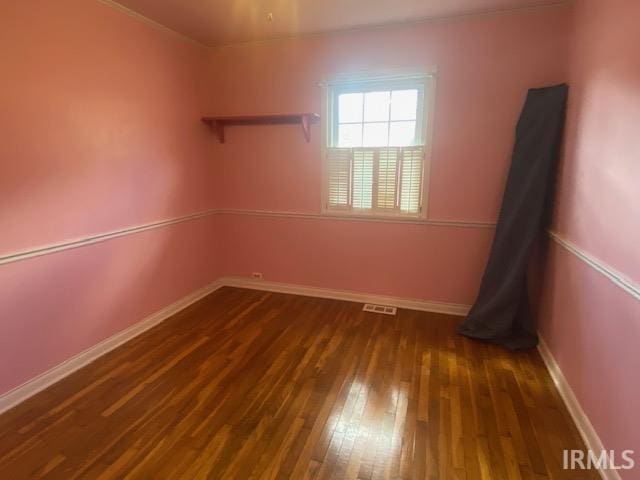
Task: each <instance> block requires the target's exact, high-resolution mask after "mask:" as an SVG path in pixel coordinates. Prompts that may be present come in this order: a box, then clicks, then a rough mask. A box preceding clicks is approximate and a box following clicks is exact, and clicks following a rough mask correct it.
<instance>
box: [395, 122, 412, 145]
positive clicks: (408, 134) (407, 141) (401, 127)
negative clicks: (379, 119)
mask: <svg viewBox="0 0 640 480" xmlns="http://www.w3.org/2000/svg"><path fill="white" fill-rule="evenodd" d="M415 137H416V122H391V126H390V128H389V145H390V146H392V147H406V146H408V145H413V144H414V142H415Z"/></svg>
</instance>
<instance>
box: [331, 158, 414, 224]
mask: <svg viewBox="0 0 640 480" xmlns="http://www.w3.org/2000/svg"><path fill="white" fill-rule="evenodd" d="M423 170H424V148H423V147H422V146H414V147H379V148H330V149H328V152H327V186H326V187H325V188H326V189H327V190H326V191H327V192H328V195H327V209H329V210H331V209H336V210H352V211H356V212H357V211H360V212H372V213H379V214H403V215H418V214H419V213H420V211H421V206H422V184H423V176H424V174H423Z"/></svg>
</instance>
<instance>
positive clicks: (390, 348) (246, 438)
mask: <svg viewBox="0 0 640 480" xmlns="http://www.w3.org/2000/svg"><path fill="white" fill-rule="evenodd" d="M361 309H362V304H356V303H349V302H341V301H335V300H325V299H316V298H307V297H299V296H294V295H284V294H274V293H266V292H257V291H251V290H241V289H234V288H223V289H221V290H218V291H217V292H215V293H213V294H212V295H210V296H208V297H207V298H205V299H204V300H202V301H200V302H198V303H197V304H195V305H193V306H191V307H190V308H188V309H187V310H184V311H183V312H181V313H179V314H178V315H176V316H174V317H172V318H171V319H169V320H167V321H165V322H164V323H162V324H161V325H159V326H157V327H156V328H154V329H152V330H150V331H148V332H146V333H145V334H143V335H141V336H139V337H137V338H135V339H134V340H132V341H131V342H129V343H127V344H126V345H123V346H122V347H120V348H119V349H117V350H115V351H113V352H111V353H110V354H108V355H106V356H104V357H102V358H100V359H99V360H97V361H96V362H94V363H93V364H91V365H89V366H88V367H86V368H84V369H82V370H80V371H78V372H76V373H75V374H73V375H71V376H70V377H67V378H66V379H64V380H62V381H61V382H59V383H57V384H56V385H54V386H53V387H51V388H49V389H48V390H46V391H44V392H42V393H40V394H38V395H37V396H35V397H33V398H32V399H30V400H28V401H26V402H25V403H23V404H21V405H20V406H18V407H16V408H15V409H13V410H11V411H9V412H7V413H5V414H4V415H2V416H0V479H11V480H16V479H22V478H51V479H64V480H71V479H93V478H100V479H112V478H113V479H122V478H137V479H169V478H179V479H200V478H202V479H204V478H211V479H234V480H236V479H241V480H244V479H327V478H333V479H361V480H374V479H416V480H417V479H429V480H431V479H468V480H474V479H484V480H501V479H509V480H510V479H520V478H522V479H526V480H531V479H535V480H543V479H581V480H588V479H596V478H599V477H598V476H597V474H596V473H595V472H585V471H564V470H562V450H563V449H565V448H568V449H571V448H580V449H584V445H583V444H582V442H581V440H580V438H579V435H578V433H577V431H576V428H575V426H574V425H573V423H572V421H571V419H570V417H569V414H568V413H567V411H566V409H565V408H564V406H563V404H562V402H561V400H560V398H559V396H558V394H557V392H556V391H555V389H554V387H553V384H552V381H551V379H550V378H549V375H548V373H547V371H546V370H545V368H544V365H543V363H542V360H541V359H540V357H539V355H538V354H537V352H528V353H518V354H514V353H510V352H507V351H504V350H502V349H500V348H498V347H495V346H490V345H485V344H480V343H476V342H473V341H471V340H469V339H466V338H463V337H460V336H457V335H456V334H455V325H456V324H457V323H458V322H459V321H460V319H459V318H454V317H449V316H446V315H439V314H430V313H424V312H415V311H409V310H398V315H397V316H395V317H393V316H387V315H380V314H373V313H366V312H362V311H361Z"/></svg>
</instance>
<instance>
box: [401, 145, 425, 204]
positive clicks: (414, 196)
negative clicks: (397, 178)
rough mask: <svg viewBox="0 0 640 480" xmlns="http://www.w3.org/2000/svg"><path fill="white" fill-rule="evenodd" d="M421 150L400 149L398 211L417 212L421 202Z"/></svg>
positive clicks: (422, 166) (422, 152) (422, 160)
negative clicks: (400, 167) (400, 170)
mask: <svg viewBox="0 0 640 480" xmlns="http://www.w3.org/2000/svg"><path fill="white" fill-rule="evenodd" d="M423 164H424V150H423V149H422V148H403V149H402V172H401V179H402V180H401V185H400V210H401V211H402V212H409V213H412V212H419V211H420V205H421V201H422V171H423V168H424V165H423Z"/></svg>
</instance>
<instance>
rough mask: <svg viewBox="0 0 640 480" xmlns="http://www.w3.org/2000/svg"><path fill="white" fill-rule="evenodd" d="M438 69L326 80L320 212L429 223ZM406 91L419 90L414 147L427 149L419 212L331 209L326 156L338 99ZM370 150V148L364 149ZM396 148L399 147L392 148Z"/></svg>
mask: <svg viewBox="0 0 640 480" xmlns="http://www.w3.org/2000/svg"><path fill="white" fill-rule="evenodd" d="M436 72H437V69H436V67H428V68H422V69H395V70H386V71H378V72H361V73H356V74H347V75H334V76H329V77H326V78H324V79H323V81H322V83H321V84H320V86H321V87H322V94H323V101H322V118H323V119H326V121H323V122H322V141H321V155H322V185H321V191H322V204H321V213H322V214H324V215H329V216H345V217H362V218H382V219H385V218H399V219H407V220H411V219H414V220H426V219H427V218H428V206H429V196H428V195H429V180H430V173H431V153H432V138H433V117H434V103H435V90H436ZM403 88H412V89H413V88H416V89H418V112H417V115H416V136H415V142H414V144H415V145H416V146H417V145H422V146H423V148H424V160H423V162H424V164H423V176H422V192H421V205H420V209H419V212H417V213H406V212H381V211H379V210H376V209H372V210H370V211H368V210H359V209H353V208H349V209H345V208H339V207H338V208H336V207H331V208H329V199H328V193H329V185H328V183H329V179H328V173H327V154H328V150H329V149H330V148H335V147H336V143H337V135H338V132H337V129H338V119H337V115H338V104H337V103H338V96H339V95H340V94H343V93H349V92H367V91H379V90H397V89H403ZM362 148H367V147H362ZM390 148H397V147H390Z"/></svg>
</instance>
